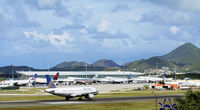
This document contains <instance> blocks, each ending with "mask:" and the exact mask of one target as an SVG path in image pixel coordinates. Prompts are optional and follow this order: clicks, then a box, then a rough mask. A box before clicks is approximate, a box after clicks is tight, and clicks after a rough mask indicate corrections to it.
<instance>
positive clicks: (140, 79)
mask: <svg viewBox="0 0 200 110" xmlns="http://www.w3.org/2000/svg"><path fill="white" fill-rule="evenodd" d="M163 80H164V78H159V77H152V76H140V77H137V78H134V79H133V82H136V83H144V82H146V83H149V82H159V81H163Z"/></svg>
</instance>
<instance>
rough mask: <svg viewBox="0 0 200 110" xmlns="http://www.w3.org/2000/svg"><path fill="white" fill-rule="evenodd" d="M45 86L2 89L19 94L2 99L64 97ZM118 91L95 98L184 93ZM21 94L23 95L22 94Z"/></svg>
mask: <svg viewBox="0 0 200 110" xmlns="http://www.w3.org/2000/svg"><path fill="white" fill-rule="evenodd" d="M43 90H44V88H21V89H19V90H0V94H18V95H0V101H9V100H51V99H64V98H63V97H59V96H54V95H50V94H48V93H46V94H45V92H44V91H43ZM112 92H116V93H100V94H98V95H97V96H95V98H106V97H130V96H152V95H154V94H153V93H152V92H154V93H156V94H158V95H174V94H184V93H185V91H184V90H173V91H160V90H133V89H131V90H130V89H125V90H115V91H112ZM20 94H21V95H20Z"/></svg>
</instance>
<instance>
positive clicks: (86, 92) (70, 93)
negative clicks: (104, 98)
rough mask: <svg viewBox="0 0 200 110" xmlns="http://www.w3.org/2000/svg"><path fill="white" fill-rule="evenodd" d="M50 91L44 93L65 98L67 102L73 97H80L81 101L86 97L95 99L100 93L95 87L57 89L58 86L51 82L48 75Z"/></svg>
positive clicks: (46, 90)
mask: <svg viewBox="0 0 200 110" xmlns="http://www.w3.org/2000/svg"><path fill="white" fill-rule="evenodd" d="M46 80H47V86H48V89H45V90H44V91H45V92H47V93H50V94H53V95H57V96H62V97H65V99H66V100H69V98H73V97H80V98H79V99H80V100H81V99H82V97H83V96H84V97H85V98H86V99H93V98H94V95H97V94H98V91H97V90H96V89H95V88H93V87H73V88H68V87H67V88H56V85H55V84H54V82H53V81H52V80H51V78H50V76H49V75H46Z"/></svg>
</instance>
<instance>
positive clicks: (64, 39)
mask: <svg viewBox="0 0 200 110" xmlns="http://www.w3.org/2000/svg"><path fill="white" fill-rule="evenodd" d="M24 35H25V36H26V37H28V38H29V39H33V40H35V41H37V42H39V41H40V40H42V41H45V42H49V43H51V44H52V45H55V46H60V45H63V46H69V45H68V44H67V43H69V44H71V43H72V42H73V41H74V39H73V38H72V37H70V35H69V34H68V33H63V34H62V35H57V34H53V33H50V34H48V35H45V34H42V33H38V32H37V31H34V32H24Z"/></svg>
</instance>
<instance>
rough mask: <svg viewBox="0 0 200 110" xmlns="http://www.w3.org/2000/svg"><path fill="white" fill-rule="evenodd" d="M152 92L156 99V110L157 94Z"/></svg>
mask: <svg viewBox="0 0 200 110" xmlns="http://www.w3.org/2000/svg"><path fill="white" fill-rule="evenodd" d="M152 93H153V94H154V96H155V99H156V110H158V108H157V107H158V106H157V103H158V102H157V94H156V93H154V92H152Z"/></svg>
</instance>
